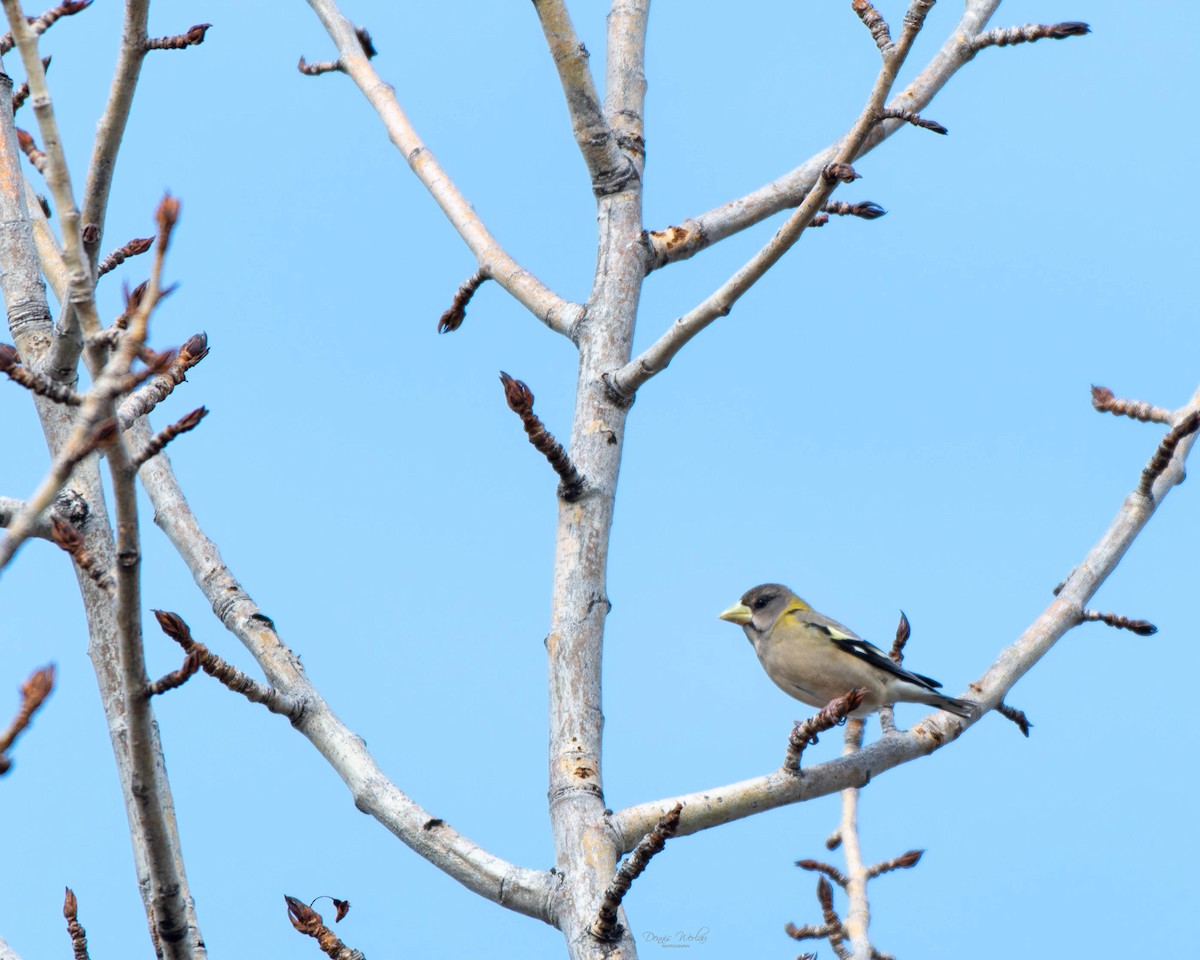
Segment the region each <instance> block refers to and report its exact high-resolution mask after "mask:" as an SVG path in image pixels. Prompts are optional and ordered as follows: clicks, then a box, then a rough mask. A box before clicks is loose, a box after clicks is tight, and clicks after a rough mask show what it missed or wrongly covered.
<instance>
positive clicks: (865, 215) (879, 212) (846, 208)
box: [821, 200, 887, 220]
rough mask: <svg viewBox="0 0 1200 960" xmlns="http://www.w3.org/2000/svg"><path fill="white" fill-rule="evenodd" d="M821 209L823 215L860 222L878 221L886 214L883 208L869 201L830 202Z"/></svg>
mask: <svg viewBox="0 0 1200 960" xmlns="http://www.w3.org/2000/svg"><path fill="white" fill-rule="evenodd" d="M821 209H822V210H823V211H824V212H825V213H831V214H833V215H834V216H835V217H858V218H859V219H861V220H878V219H879V218H880V217H882V216H884V215H885V214H886V213H887V211H886V210H884V209H883V207H881V206H880V205H879V204H877V203H872V202H871V201H870V200H863V201H860V202H859V203H846V202H845V201H843V200H830V201H829V202H828V203H827V204H825V206H823V207H822V208H821Z"/></svg>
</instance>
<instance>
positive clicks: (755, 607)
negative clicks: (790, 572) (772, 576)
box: [718, 583, 811, 637]
mask: <svg viewBox="0 0 1200 960" xmlns="http://www.w3.org/2000/svg"><path fill="white" fill-rule="evenodd" d="M809 609H811V608H810V607H809V605H808V604H807V603H805V602H804V601H803V600H801V599H800V598H799V597H798V596H796V595H795V594H794V593H792V591H791V590H789V589H788V588H787V587H785V586H784V585H783V584H781V583H764V584H762V585H761V586H757V587H754V588H753V589H752V590H747V591H746V592H745V593H744V594H742V599H741V600H739V601H738V602H737V603H735V604H734V605H733V606H732V607H730V608H729V609H728V610H723V611H721V613H720V614H718V616H720V618H721V619H722V620H728V621H729V622H730V623H736V624H738V625H739V626H742V627H745V628H746V633H747V634H753V635H756V636H759V637H762V636H766V634H768V633H770V631H771V627H773V626H774V625H775V621H776V620H778V619H779V618H780V617H781V616H783V614H785V613H788V612H790V611H792V610H809Z"/></svg>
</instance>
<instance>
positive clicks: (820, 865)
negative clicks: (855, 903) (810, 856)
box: [796, 860, 850, 890]
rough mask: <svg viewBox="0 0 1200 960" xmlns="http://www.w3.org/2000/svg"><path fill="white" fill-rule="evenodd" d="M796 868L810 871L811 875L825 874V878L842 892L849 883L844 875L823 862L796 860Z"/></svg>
mask: <svg viewBox="0 0 1200 960" xmlns="http://www.w3.org/2000/svg"><path fill="white" fill-rule="evenodd" d="M796 866H798V867H799V868H800V869H801V870H810V871H812V872H813V873H823V874H825V876H827V877H828V878H829V879H830V880H832V881H833V882H834V883H836V884H837V885H838V886H839V887H841V888H842V889H843V890H844V889H845V888H846V884H847V883H849V882H850V881H849V880H847V879H846V875H845V874H844V873H842V871H841V870H839V869H838V868H837V867H835V866H834V865H833V864H832V863H826V862H825V861H824V860H797V861H796Z"/></svg>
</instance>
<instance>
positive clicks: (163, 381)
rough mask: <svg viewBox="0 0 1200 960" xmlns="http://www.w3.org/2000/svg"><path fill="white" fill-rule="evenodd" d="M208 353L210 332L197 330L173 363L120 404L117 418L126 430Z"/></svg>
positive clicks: (161, 400) (169, 392)
mask: <svg viewBox="0 0 1200 960" xmlns="http://www.w3.org/2000/svg"><path fill="white" fill-rule="evenodd" d="M207 356H208V336H207V334H204V333H197V334H194V335H193V336H191V337H189V338H188V340H187V342H186V343H184V345H183V346H182V347H180V348H179V350H178V352H177V353H176V354H175V359H174V360H172V361H171V366H170V368H169V369H168V370H166V371H165V372H164V373H161V374H159V375H158V376H155V377H153V378H152V379H151V380H149V381H148V382H147V383H146V384H145V385H144V386H142V387H141V388H140V389H139V390H137V391H135V392H134V393H132V394H130V395H129V396H128V397H126V398H125V399H124V400H122V401H121V403H120V405H119V406H118V407H117V422H118V423H119V424H120V426H121V429H122V430H127V429H129V426H130V425H131V424H132V423H133V422H134V421H135V420H137V419H138V418H139V417H143V416H145V415H146V414H147V413H149V412H150V411H151V410H153V409H154V408H155V407H156V406H157V405H158V404H160V403H162V402H163V401H164V400H165V399H166V398H167V397H169V396H170V395H171V392H172V391H173V390H174V389H175V388H176V387H177V386H179V384H181V383H183V382H184V380H186V379H187V376H186V374H187V372H188V370H190V369H191V368H192V367H194V366H195V365H196V364H198V363H199V362H200V361H201V360H203V359H204V358H205V357H207Z"/></svg>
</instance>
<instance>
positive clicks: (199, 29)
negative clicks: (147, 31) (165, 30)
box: [145, 23, 212, 50]
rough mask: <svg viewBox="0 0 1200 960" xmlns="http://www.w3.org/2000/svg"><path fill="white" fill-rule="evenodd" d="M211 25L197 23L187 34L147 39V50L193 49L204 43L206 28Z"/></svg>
mask: <svg viewBox="0 0 1200 960" xmlns="http://www.w3.org/2000/svg"><path fill="white" fill-rule="evenodd" d="M211 26H212V24H211V23H198V24H196V25H195V26H194V27H192V28H191V29H190V30H188V31H187V33H180V34H176V35H175V36H173V37H153V38H147V39H146V41H145V43H146V49H147V50H185V49H187V48H188V47H194V46H197V45H198V44H201V43H203V42H204V35H205V34H206V33H208V28H209V27H211Z"/></svg>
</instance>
